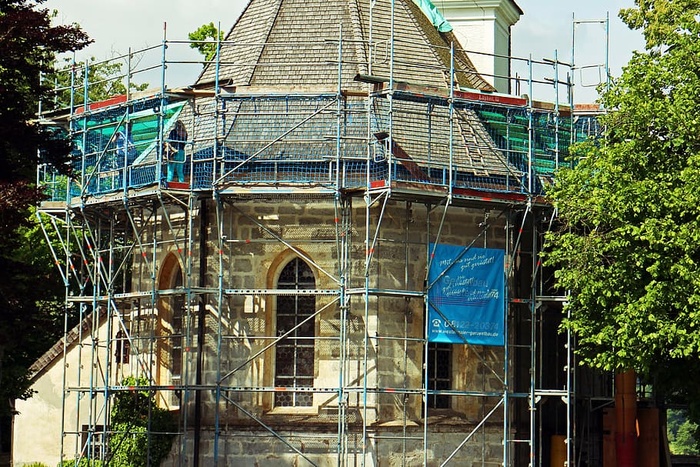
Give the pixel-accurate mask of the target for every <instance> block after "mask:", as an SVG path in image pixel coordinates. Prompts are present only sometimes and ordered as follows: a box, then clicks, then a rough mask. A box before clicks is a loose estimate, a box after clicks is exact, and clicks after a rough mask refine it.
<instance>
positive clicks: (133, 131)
mask: <svg viewBox="0 0 700 467" xmlns="http://www.w3.org/2000/svg"><path fill="white" fill-rule="evenodd" d="M183 106H184V103H183V102H177V103H172V104H167V105H166V106H165V108H164V110H163V113H164V115H163V127H164V128H166V129H167V128H169V127H170V126H172V125H173V124H174V122H175V120H177V117H178V116H179V115H180V111H181V110H182V108H183ZM126 117H127V114H125V113H122V114H121V115H120V114H115V113H114V112H112V111H107V112H96V113H94V114H91V115H89V116H87V117H85V118H83V119H79V120H77V122H76V126H77V130H78V131H77V132H76V133H75V143H76V146H77V147H78V149H79V150H80V151H81V152H82V153H83V155H84V156H88V155H91V154H99V153H102V152H105V151H108V150H109V148H108V147H109V146H110V145H113V144H114V138H115V136H116V135H117V134H118V133H119V132H122V133H126ZM128 118H129V122H130V125H129V132H128V133H129V140H130V142H131V143H132V144H133V147H134V150H135V155H134V159H135V160H134V163H139V162H141V161H142V160H143V158H145V157H146V156H147V155H148V154H149V153H151V152H152V150H153V148H154V147H155V146H156V144H157V142H158V135H159V114H158V112H157V110H156V109H154V108H148V109H144V110H140V111H138V112H134V113H132V114H130V115H128Z"/></svg>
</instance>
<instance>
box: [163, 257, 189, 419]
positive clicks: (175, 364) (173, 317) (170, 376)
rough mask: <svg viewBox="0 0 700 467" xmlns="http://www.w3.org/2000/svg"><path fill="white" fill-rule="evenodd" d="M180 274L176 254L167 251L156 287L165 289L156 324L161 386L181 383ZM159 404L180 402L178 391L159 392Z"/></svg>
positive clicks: (182, 301)
mask: <svg viewBox="0 0 700 467" xmlns="http://www.w3.org/2000/svg"><path fill="white" fill-rule="evenodd" d="M182 286H183V274H182V268H181V267H180V262H179V261H178V258H177V256H175V255H174V254H169V255H168V256H166V258H165V260H164V261H163V265H162V266H161V271H160V278H159V282H158V289H159V290H164V291H168V293H167V294H164V295H162V296H161V297H160V298H159V300H158V324H157V327H156V336H157V341H156V351H157V367H156V381H157V383H158V384H160V385H163V386H180V385H182V384H183V381H182V373H183V361H182V357H183V355H182V344H183V340H184V339H183V329H184V325H185V322H184V318H185V296H184V292H183V291H182ZM161 397H162V399H160V401H161V403H162V404H163V405H164V406H167V407H169V408H175V407H178V406H179V405H180V400H179V391H169V392H166V393H163V394H161Z"/></svg>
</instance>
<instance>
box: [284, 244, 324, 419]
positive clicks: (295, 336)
mask: <svg viewBox="0 0 700 467" xmlns="http://www.w3.org/2000/svg"><path fill="white" fill-rule="evenodd" d="M277 288H278V289H290V290H295V291H296V292H294V293H290V294H289V295H283V294H280V295H278V296H277V304H276V305H277V306H276V307H275V308H276V310H277V318H276V329H277V335H278V336H281V335H284V334H286V333H287V332H289V335H288V336H287V337H285V338H284V339H282V340H280V341H279V342H278V343H277V347H276V352H275V386H276V387H286V388H310V387H312V386H313V383H314V333H315V324H314V321H315V320H314V319H313V318H310V316H311V315H313V314H314V313H315V311H316V297H315V296H314V295H304V294H303V293H301V292H300V291H302V290H312V289H315V288H316V280H315V279H314V274H313V271H312V270H311V268H310V267H309V265H308V264H306V263H305V262H304V261H302V260H301V259H299V258H294V259H293V260H292V261H290V262H289V263H287V265H286V266H285V267H284V269H282V272H281V273H280V276H279V279H278V280H277ZM290 331H291V332H290ZM312 404H313V393H312V392H311V391H301V392H293V391H285V392H277V393H275V405H276V406H277V407H309V406H311V405H312Z"/></svg>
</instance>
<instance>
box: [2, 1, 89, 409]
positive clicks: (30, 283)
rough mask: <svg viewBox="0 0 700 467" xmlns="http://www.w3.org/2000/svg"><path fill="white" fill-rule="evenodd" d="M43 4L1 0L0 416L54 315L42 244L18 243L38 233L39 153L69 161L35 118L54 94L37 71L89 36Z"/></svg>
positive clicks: (65, 147) (23, 383)
mask: <svg viewBox="0 0 700 467" xmlns="http://www.w3.org/2000/svg"><path fill="white" fill-rule="evenodd" d="M42 2H43V0H39V1H29V0H4V1H1V2H0V50H2V53H0V401H3V402H2V403H0V415H3V414H6V413H7V411H8V406H7V403H6V401H8V400H12V399H15V398H16V397H26V396H27V395H28V393H27V388H28V385H27V380H26V369H27V368H28V367H29V365H30V364H31V363H32V362H33V359H35V358H36V357H37V355H36V352H37V348H38V344H37V343H36V342H35V338H36V337H38V336H40V335H45V334H46V333H45V332H44V330H45V328H44V327H43V326H45V325H46V324H47V321H49V322H50V321H52V318H51V316H50V315H51V311H50V310H47V308H45V307H44V305H46V303H47V300H48V301H50V298H51V297H47V295H51V293H53V292H55V290H53V289H52V286H51V285H50V284H49V282H43V281H42V282H40V283H42V284H43V285H44V287H37V283H39V282H38V281H40V278H41V277H45V276H44V275H42V271H45V266H46V264H44V265H38V264H37V263H35V262H33V259H32V258H36V257H37V256H34V254H35V253H38V251H39V250H40V249H36V248H35V247H36V243H34V244H32V245H33V248H31V251H26V250H24V249H23V248H21V245H24V241H25V240H26V237H27V236H33V235H35V234H36V230H35V229H34V228H33V227H31V224H30V222H29V221H28V219H30V207H31V206H33V205H34V204H35V203H36V202H37V201H38V200H39V199H40V197H41V195H40V193H39V192H38V190H37V189H36V187H35V186H34V185H33V181H34V179H35V170H36V163H37V155H38V154H39V155H41V156H42V157H43V158H45V159H46V160H49V161H51V162H52V163H54V164H55V165H56V166H57V167H66V165H65V164H64V162H65V161H66V159H67V156H68V154H69V148H70V146H69V143H68V141H66V140H65V139H64V138H62V137H60V135H58V134H56V133H54V132H52V131H50V130H49V129H47V128H45V127H43V126H42V125H40V124H38V123H37V122H36V120H35V114H36V111H37V109H38V102H39V100H40V99H42V98H44V99H45V98H47V97H48V96H50V93H51V91H50V89H49V88H48V87H46V86H44V85H43V84H42V83H41V80H40V75H41V74H42V73H47V72H49V71H50V70H51V66H52V64H53V63H54V60H55V56H56V54H57V53H62V52H66V51H69V50H79V49H81V48H83V47H85V46H86V45H87V44H88V43H89V42H90V40H89V39H88V37H87V36H86V35H85V33H83V32H82V31H81V30H80V28H79V27H78V26H77V25H70V26H52V25H51V18H52V14H51V13H50V12H49V11H48V10H46V9H42V8H40V5H41V3H42ZM47 100H49V99H47ZM49 307H50V306H49ZM35 344H37V346H35ZM43 350H45V348H44V349H43ZM43 350H41V351H43Z"/></svg>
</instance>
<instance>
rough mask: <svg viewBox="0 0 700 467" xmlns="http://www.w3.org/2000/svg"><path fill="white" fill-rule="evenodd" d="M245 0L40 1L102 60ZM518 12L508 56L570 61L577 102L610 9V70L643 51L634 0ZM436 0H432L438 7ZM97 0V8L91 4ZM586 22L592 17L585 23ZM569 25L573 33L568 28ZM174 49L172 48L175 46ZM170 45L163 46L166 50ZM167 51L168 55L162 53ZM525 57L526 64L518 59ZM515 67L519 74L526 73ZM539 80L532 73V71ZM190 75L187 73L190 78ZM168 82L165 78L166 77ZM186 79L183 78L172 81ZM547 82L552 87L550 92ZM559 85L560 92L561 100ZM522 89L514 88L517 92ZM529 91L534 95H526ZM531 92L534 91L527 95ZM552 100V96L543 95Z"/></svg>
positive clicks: (179, 35) (586, 87)
mask: <svg viewBox="0 0 700 467" xmlns="http://www.w3.org/2000/svg"><path fill="white" fill-rule="evenodd" d="M247 1H248V0H196V1H194V2H193V1H192V0H167V1H165V0H110V1H109V2H105V3H104V5H105V6H102V5H100V3H101V2H96V1H95V0H47V1H46V3H44V7H46V8H49V9H56V10H58V17H57V20H58V21H59V22H63V23H73V22H74V23H78V24H80V25H81V27H82V28H83V30H85V31H86V32H87V34H88V35H89V36H90V37H91V38H93V39H94V40H95V42H94V44H92V45H90V46H89V47H88V48H87V49H85V50H84V51H81V52H80V53H79V54H78V56H77V58H78V60H80V59H84V58H86V57H90V56H94V57H96V58H97V59H100V60H101V59H107V58H110V57H113V56H115V55H119V54H124V53H127V52H128V50H129V48H131V49H132V50H138V49H142V48H146V47H152V46H154V47H155V46H158V45H159V44H161V42H162V39H163V37H167V39H168V40H183V41H184V40H187V34H188V33H189V32H192V31H194V30H196V29H197V28H198V27H199V26H201V25H203V24H206V23H209V22H213V23H214V24H215V25H220V27H221V29H222V30H224V31H228V30H229V29H230V28H231V26H233V24H234V22H235V20H236V19H237V18H238V16H239V15H240V13H241V12H242V11H243V8H244V7H245V5H246V4H247ZM515 1H516V3H517V4H518V5H519V6H520V8H521V9H522V10H523V12H524V14H523V16H522V17H521V18H520V20H519V21H518V22H517V23H516V24H515V25H514V26H513V29H512V50H513V56H516V57H523V58H528V57H531V58H532V60H533V61H541V60H542V59H545V58H546V59H554V57H555V54H556V57H557V58H558V60H559V61H560V62H565V63H572V45H573V49H574V51H575V55H574V64H575V65H577V70H575V71H573V72H571V73H570V75H571V79H573V81H574V83H575V87H574V99H575V101H576V102H592V101H593V100H595V97H596V91H595V85H596V84H598V82H600V81H602V80H604V73H603V72H602V70H603V67H602V65H604V64H605V61H606V60H605V57H606V27H605V23H604V21H605V18H606V15H609V33H608V34H607V37H608V38H609V44H610V45H609V61H608V63H609V66H610V71H611V74H612V75H613V76H619V75H620V72H621V69H622V66H623V65H624V64H626V63H627V61H628V60H629V58H630V57H631V54H632V50H642V49H643V40H642V37H641V33H639V32H638V31H630V30H629V29H627V27H626V26H625V25H624V24H623V23H622V21H621V20H620V19H619V18H618V16H617V12H618V11H619V9H620V8H628V7H632V6H634V1H633V0H585V1H581V0H578V1H571V0H515ZM440 2H441V0H433V3H434V4H435V5H436V6H437V7H438V8H440ZM98 5H99V6H98ZM587 21H591V22H587ZM574 24H576V29H575V34H574V33H572V28H573V26H574ZM174 47H175V46H174ZM171 52H172V51H170V50H169V54H170V53H171ZM177 53H178V54H181V56H182V57H183V60H197V59H199V58H200V55H199V54H198V52H196V51H194V50H191V49H189V48H187V47H185V46H184V45H183V46H182V47H181V48H180V49H177ZM169 56H171V55H169ZM521 63H525V62H521ZM522 67H524V70H523V71H522V72H521V71H518V70H517V68H518V67H517V66H514V69H516V71H518V73H519V74H520V76H526V75H527V74H528V70H527V65H526V64H525V65H522V66H521V68H522ZM533 68H537V69H536V70H533V72H532V74H533V79H535V80H542V79H544V78H551V79H553V78H554V70H553V67H551V66H549V65H547V66H545V65H539V66H538V65H535V66H534V67H533ZM558 71H559V79H560V80H565V79H566V77H565V76H566V71H567V67H565V66H562V67H559V70H558ZM536 75H537V76H541V77H542V78H538V77H537V76H536ZM194 78H196V73H193V74H192V78H191V79H192V80H194ZM169 84H170V83H169ZM178 84H190V83H178ZM541 86H543V87H545V88H546V89H545V90H543V91H541V92H542V93H548V92H549V93H553V92H554V91H553V86H552V85H548V86H545V85H541ZM549 88H552V89H551V91H550V90H549ZM564 89H565V88H563V89H561V90H560V91H559V92H560V101H562V102H563V101H565V98H564V97H562V95H563V94H564V92H565V91H564ZM523 92H526V90H523V89H521V92H520V93H521V94H522V93H523ZM533 94H534V93H533ZM533 97H534V98H537V95H534V96H533ZM550 97H551V98H552V99H553V96H550ZM549 100H551V99H549Z"/></svg>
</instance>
